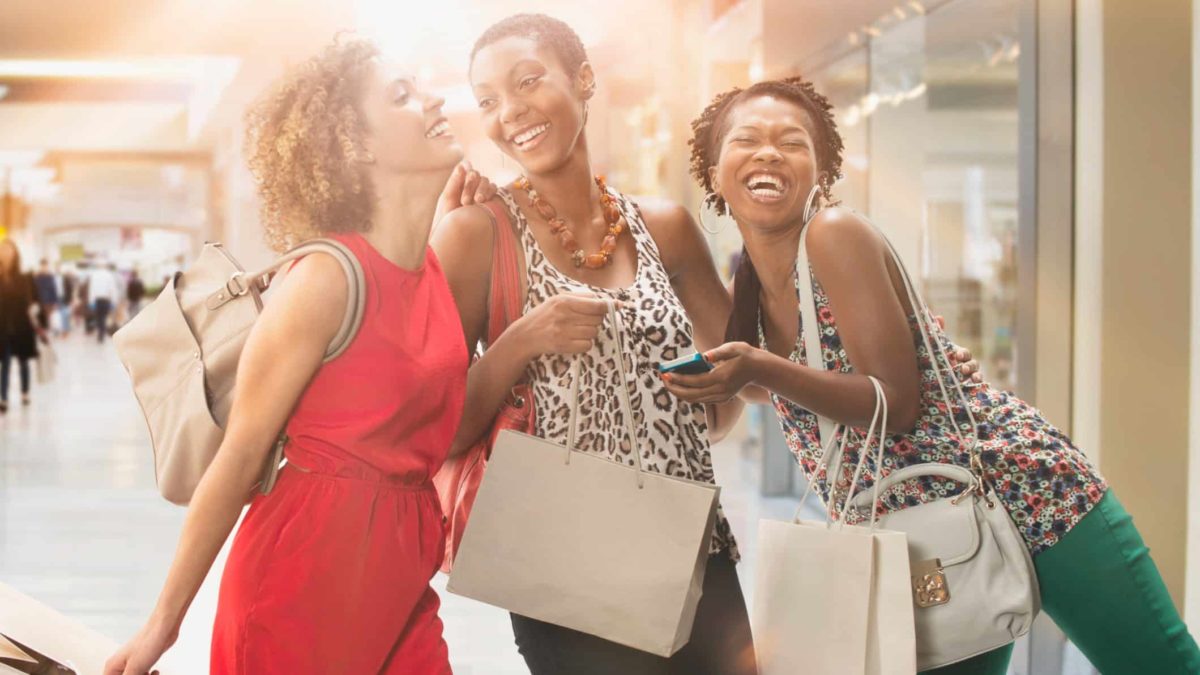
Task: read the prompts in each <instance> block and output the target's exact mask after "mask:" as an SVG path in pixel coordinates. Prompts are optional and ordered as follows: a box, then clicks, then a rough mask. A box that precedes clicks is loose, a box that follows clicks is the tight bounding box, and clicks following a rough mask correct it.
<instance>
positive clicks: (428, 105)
mask: <svg viewBox="0 0 1200 675" xmlns="http://www.w3.org/2000/svg"><path fill="white" fill-rule="evenodd" d="M444 105H446V99H445V98H444V97H442V96H438V95H437V94H425V111H426V112H433V111H435V110H438V109H439V108H441V107H442V106H444Z"/></svg>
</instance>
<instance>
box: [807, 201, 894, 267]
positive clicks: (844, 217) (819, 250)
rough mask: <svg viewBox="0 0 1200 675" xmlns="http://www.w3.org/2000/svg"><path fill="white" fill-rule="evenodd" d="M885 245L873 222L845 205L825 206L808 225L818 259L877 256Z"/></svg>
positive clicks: (811, 251) (811, 246) (810, 243)
mask: <svg viewBox="0 0 1200 675" xmlns="http://www.w3.org/2000/svg"><path fill="white" fill-rule="evenodd" d="M883 246H884V241H883V236H882V235H881V234H880V233H879V231H878V230H877V229H875V226H874V225H872V224H871V223H870V221H868V220H867V219H866V218H863V217H862V216H861V215H859V214H858V213H856V212H854V211H852V210H850V209H848V208H845V207H842V206H830V207H827V208H824V209H822V210H821V211H820V212H818V213H817V215H815V216H813V219H812V221H810V222H809V224H808V250H809V255H810V256H811V257H812V258H813V259H814V260H819V259H823V258H827V257H831V256H837V257H839V258H842V259H847V258H856V259H857V258H859V256H863V255H865V256H872V257H873V256H875V255H876V254H877V253H879V252H880V251H882V250H883Z"/></svg>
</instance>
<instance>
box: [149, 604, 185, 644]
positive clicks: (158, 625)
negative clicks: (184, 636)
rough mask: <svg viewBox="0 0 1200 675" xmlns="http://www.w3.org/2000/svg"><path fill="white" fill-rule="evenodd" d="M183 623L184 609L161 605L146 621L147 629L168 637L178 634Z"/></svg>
mask: <svg viewBox="0 0 1200 675" xmlns="http://www.w3.org/2000/svg"><path fill="white" fill-rule="evenodd" d="M182 624H183V612H182V611H179V610H175V609H171V608H168V607H164V606H162V605H159V606H157V607H155V608H154V611H153V612H152V613H151V614H150V618H149V620H147V621H146V630H147V631H148V632H150V633H152V634H154V635H159V636H164V637H167V636H173V635H177V634H178V633H179V627H180V626H181V625H182Z"/></svg>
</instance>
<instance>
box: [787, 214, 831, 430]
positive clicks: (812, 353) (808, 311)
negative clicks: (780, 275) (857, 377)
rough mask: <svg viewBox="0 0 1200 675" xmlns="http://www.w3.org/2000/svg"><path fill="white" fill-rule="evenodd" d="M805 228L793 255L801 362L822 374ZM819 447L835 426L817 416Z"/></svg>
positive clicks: (828, 420)
mask: <svg viewBox="0 0 1200 675" xmlns="http://www.w3.org/2000/svg"><path fill="white" fill-rule="evenodd" d="M808 230H809V228H808V224H807V223H806V224H805V225H804V229H803V230H802V231H801V232H800V250H799V251H798V252H797V254H796V282H797V285H798V286H799V289H800V293H799V294H800V331H801V332H802V333H803V337H804V362H805V365H807V366H808V367H809V368H816V369H817V370H825V350H824V349H823V348H822V347H821V325H820V324H818V323H817V296H816V294H815V293H814V292H813V284H812V272H810V271H809V267H808ZM817 423H818V425H819V431H820V434H821V437H820V439H819V441H820V443H821V444H825V443H829V442H830V440H831V439H832V438H833V434H834V428H835V427H836V426H837V425H836V424H835V423H834V421H833V420H831V419H829V418H828V417H821V416H819V415H818V416H817Z"/></svg>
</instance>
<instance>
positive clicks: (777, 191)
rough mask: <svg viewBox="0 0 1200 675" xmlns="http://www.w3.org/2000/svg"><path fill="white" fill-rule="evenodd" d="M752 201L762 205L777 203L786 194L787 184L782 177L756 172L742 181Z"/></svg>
mask: <svg viewBox="0 0 1200 675" xmlns="http://www.w3.org/2000/svg"><path fill="white" fill-rule="evenodd" d="M742 183H743V185H745V186H746V191H747V192H749V193H750V197H751V198H752V199H754V201H757V202H761V203H764V204H770V203H774V202H778V201H780V200H781V199H783V197H784V195H786V194H787V188H788V184H787V181H786V180H784V179H783V177H782V176H779V175H777V174H773V173H768V172H765V171H756V172H754V173H752V174H750V175H749V176H747V177H746V180H744V181H742Z"/></svg>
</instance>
